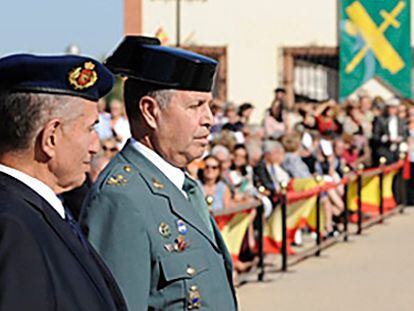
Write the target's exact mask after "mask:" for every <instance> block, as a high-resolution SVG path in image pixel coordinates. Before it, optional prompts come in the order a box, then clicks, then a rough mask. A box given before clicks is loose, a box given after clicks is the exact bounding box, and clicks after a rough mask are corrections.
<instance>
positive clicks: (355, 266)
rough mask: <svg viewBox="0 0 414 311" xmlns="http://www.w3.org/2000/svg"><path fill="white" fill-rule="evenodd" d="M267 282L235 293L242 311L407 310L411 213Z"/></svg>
mask: <svg viewBox="0 0 414 311" xmlns="http://www.w3.org/2000/svg"><path fill="white" fill-rule="evenodd" d="M266 278H267V282H265V283H249V284H246V285H243V286H241V287H240V288H239V290H238V296H239V302H240V305H241V311H257V310H260V311H265V310H281V311H304V310H306V311H314V310H315V311H325V310H326V311H328V310H329V311H331V310H332V311H342V310H347V311H348V310H352V311H362V310H363V311H370V310H375V311H382V310H384V311H390V310H391V311H406V310H407V311H408V310H410V311H412V310H414V208H413V207H410V208H407V209H406V213H405V214H403V215H395V216H393V217H391V218H389V219H387V220H386V221H385V223H384V224H383V225H376V226H374V227H371V228H369V229H367V230H366V231H365V232H363V235H362V236H360V237H356V236H351V240H350V242H349V243H347V244H346V243H338V244H336V245H334V246H333V247H331V248H329V249H327V250H325V251H323V252H322V256H321V257H320V258H310V259H307V260H306V261H304V262H301V263H299V264H298V265H296V266H294V267H292V268H291V271H290V272H288V273H286V274H281V273H272V274H268V275H267V276H266Z"/></svg>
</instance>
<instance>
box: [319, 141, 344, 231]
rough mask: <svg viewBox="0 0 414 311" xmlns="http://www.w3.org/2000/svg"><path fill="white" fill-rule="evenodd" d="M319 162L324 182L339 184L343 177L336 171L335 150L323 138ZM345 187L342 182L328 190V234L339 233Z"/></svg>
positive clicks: (326, 208) (325, 204) (326, 215)
mask: <svg viewBox="0 0 414 311" xmlns="http://www.w3.org/2000/svg"><path fill="white" fill-rule="evenodd" d="M317 157H318V162H317V164H316V171H317V173H318V174H319V175H320V176H322V179H323V180H324V182H326V183H329V184H338V183H339V182H340V180H341V177H340V176H339V174H338V173H337V172H336V170H335V167H334V158H335V156H334V151H333V146H332V142H331V141H328V140H325V139H322V140H321V141H320V148H319V149H318V153H317ZM343 194H344V188H343V185H342V184H338V186H337V187H336V188H332V189H329V190H328V191H327V198H324V200H323V202H324V204H323V206H324V209H325V220H326V224H325V226H326V230H327V232H326V235H327V236H334V235H336V234H337V231H338V228H337V225H336V223H334V222H333V220H336V221H342V216H343V213H342V212H343V211H344V207H345V205H344V202H343V199H342V197H343Z"/></svg>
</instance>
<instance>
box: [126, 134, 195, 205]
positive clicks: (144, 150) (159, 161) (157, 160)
mask: <svg viewBox="0 0 414 311" xmlns="http://www.w3.org/2000/svg"><path fill="white" fill-rule="evenodd" d="M131 141H132V145H133V146H134V148H135V149H136V150H138V151H139V152H140V153H141V154H142V155H143V156H144V157H145V158H147V159H148V160H149V161H150V162H151V163H152V164H154V165H155V166H156V167H157V168H158V169H159V170H160V171H161V172H162V173H163V174H164V175H165V176H166V177H167V178H168V179H169V180H170V181H171V182H172V183H173V184H174V186H176V187H177V189H178V190H180V191H181V193H182V194H183V195H184V196H185V197H186V198H187V193H186V192H185V191H184V190H183V185H184V179H185V173H184V172H183V171H182V170H181V169H179V168H178V167H175V166H174V165H171V164H170V163H168V162H167V161H165V160H164V159H163V158H162V157H161V156H160V155H159V154H158V153H156V152H155V151H154V150H152V149H150V148H148V147H147V146H145V145H143V144H141V143H140V142H138V141H136V140H134V139H131Z"/></svg>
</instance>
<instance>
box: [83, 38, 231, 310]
mask: <svg viewBox="0 0 414 311" xmlns="http://www.w3.org/2000/svg"><path fill="white" fill-rule="evenodd" d="M106 64H107V66H108V67H109V68H110V69H111V70H112V71H113V72H115V73H120V74H122V75H124V76H126V77H127V80H126V82H125V86H124V96H125V104H126V111H127V115H128V119H129V122H130V125H131V129H132V137H133V139H131V140H130V141H129V142H128V143H127V144H126V146H125V147H124V148H123V150H122V151H121V152H120V153H119V154H118V155H117V156H116V157H115V158H114V159H113V160H112V161H111V162H110V164H109V165H108V166H107V168H106V169H105V170H104V171H103V173H101V175H100V176H99V178H98V180H97V182H96V184H95V185H94V187H93V188H92V191H91V193H90V194H89V196H88V198H87V199H86V202H85V205H84V207H83V210H82V214H81V219H83V225H84V226H85V231H86V232H89V235H88V238H89V239H90V241H91V242H92V244H93V245H94V246H95V247H96V248H97V250H98V252H99V253H100V254H101V255H102V256H103V258H104V259H105V260H106V262H107V264H108V265H109V267H110V268H111V270H112V271H113V273H114V275H115V278H116V279H117V281H118V282H119V284H120V287H121V290H122V292H123V294H124V296H125V298H126V300H127V304H128V307H129V308H130V310H134V311H140V310H192V309H201V310H226V311H232V310H236V309H237V302H236V297H235V293H234V287H233V283H232V264H231V258H230V255H229V253H228V252H227V249H226V247H225V245H224V242H223V239H222V237H221V235H220V232H219V231H218V228H217V226H216V224H215V222H214V220H213V219H212V218H211V217H210V215H209V213H208V209H207V205H206V202H205V200H204V197H203V195H202V192H201V189H200V188H199V187H198V185H197V183H196V182H195V181H194V180H192V179H191V178H190V177H189V176H188V174H187V173H186V172H185V171H184V168H185V167H186V165H187V164H188V163H190V162H191V161H192V160H193V159H195V158H197V157H200V156H201V155H202V154H203V152H204V151H205V148H206V146H207V145H208V140H207V137H208V135H209V130H210V127H211V125H212V122H213V116H212V114H211V111H210V108H209V103H210V102H211V100H212V95H211V88H212V83H213V79H214V76H215V72H216V67H217V63H216V62H215V61H214V60H212V59H209V58H207V57H204V56H201V55H198V54H195V53H191V52H188V51H184V50H181V49H176V48H169V47H163V46H160V45H159V41H158V40H157V39H152V38H144V37H126V38H125V40H124V41H123V42H122V43H121V45H120V46H119V47H118V48H117V49H116V51H115V52H114V54H113V55H112V56H111V57H110V58H109V59H108V60H107V63H106Z"/></svg>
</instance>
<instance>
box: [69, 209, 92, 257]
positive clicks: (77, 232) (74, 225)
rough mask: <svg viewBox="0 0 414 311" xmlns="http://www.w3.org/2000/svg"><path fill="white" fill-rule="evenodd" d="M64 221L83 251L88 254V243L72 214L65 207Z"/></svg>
mask: <svg viewBox="0 0 414 311" xmlns="http://www.w3.org/2000/svg"><path fill="white" fill-rule="evenodd" d="M65 221H66V222H67V223H68V225H69V227H70V229H71V230H72V232H73V233H74V234H75V235H76V237H77V238H78V239H79V241H80V242H81V244H82V246H83V247H84V249H85V250H86V251H88V252H89V249H88V243H87V242H86V239H85V237H84V236H83V233H82V231H81V229H80V227H79V224H78V222H77V221H76V220H75V219H74V218H73V216H72V213H71V212H70V210H69V209H67V208H66V207H65Z"/></svg>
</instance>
